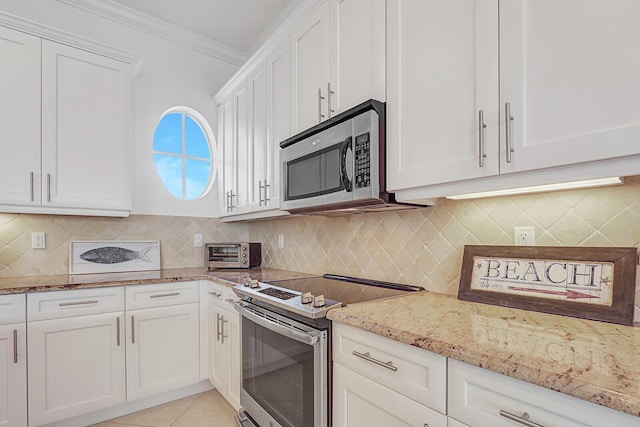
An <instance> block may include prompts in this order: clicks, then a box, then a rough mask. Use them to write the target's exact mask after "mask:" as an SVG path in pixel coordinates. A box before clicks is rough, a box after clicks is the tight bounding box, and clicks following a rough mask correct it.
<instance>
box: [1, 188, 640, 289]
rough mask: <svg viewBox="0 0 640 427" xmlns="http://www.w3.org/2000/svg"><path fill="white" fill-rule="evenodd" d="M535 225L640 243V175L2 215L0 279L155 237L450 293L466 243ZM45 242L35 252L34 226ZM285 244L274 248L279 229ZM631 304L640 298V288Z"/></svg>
mask: <svg viewBox="0 0 640 427" xmlns="http://www.w3.org/2000/svg"><path fill="white" fill-rule="evenodd" d="M514 226H533V227H534V229H535V241H536V245H551V246H558V245H565V246H633V247H639V246H640V177H630V178H626V180H625V185H623V186H616V187H605V188H598V189H588V190H572V191H563V192H554V193H546V194H537V195H523V196H511V197H501V198H491V199H476V200H469V201H453V200H447V199H440V200H438V203H437V204H436V206H433V207H428V208H421V209H414V210H410V211H397V212H387V213H379V214H374V213H370V214H364V215H351V216H344V217H322V216H308V217H305V216H301V217H292V218H282V219H271V220H262V221H255V222H251V223H248V222H247V223H234V224H223V223H221V222H220V221H219V220H217V219H207V218H192V217H163V216H145V215H132V216H130V217H129V218H97V217H73V216H56V215H24V214H0V277H13V276H23V275H47V274H66V273H67V272H68V248H69V241H71V240H149V239H154V240H155V239H157V240H160V242H161V243H160V248H161V256H162V260H161V262H162V267H163V268H178V267H198V266H202V265H203V256H202V254H203V250H202V249H201V248H194V247H193V235H194V234H195V233H202V234H203V235H204V241H205V242H207V241H217V242H223V241H246V240H251V241H259V242H262V244H263V249H262V252H263V263H262V265H263V266H267V267H273V268H280V269H287V270H294V271H304V272H308V273H326V272H332V273H338V274H345V275H351V276H362V277H369V278H372V279H378V280H388V281H394V282H401V283H410V284H416V285H421V286H423V287H425V288H426V289H429V290H431V291H435V292H441V293H447V294H455V293H457V289H458V281H459V279H460V275H459V273H460V265H461V262H462V252H463V248H464V245H465V244H484V245H509V244H513V227H514ZM33 231H44V232H46V238H47V248H46V249H31V232H33ZM280 234H281V235H282V236H283V240H284V247H283V248H280V247H278V236H279V235H280ZM636 301H640V293H638V295H637V298H636Z"/></svg>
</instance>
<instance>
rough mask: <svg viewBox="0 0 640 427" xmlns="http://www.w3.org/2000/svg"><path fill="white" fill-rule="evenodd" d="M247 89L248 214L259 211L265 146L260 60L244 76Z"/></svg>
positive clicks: (264, 83)
mask: <svg viewBox="0 0 640 427" xmlns="http://www.w3.org/2000/svg"><path fill="white" fill-rule="evenodd" d="M247 85H248V86H249V100H250V102H249V106H250V114H249V153H248V154H249V161H248V166H249V167H248V168H247V173H248V182H249V188H248V191H249V194H248V198H249V205H250V206H249V207H250V210H251V211H255V210H259V209H262V206H263V204H264V189H263V188H262V186H263V185H265V180H266V179H267V163H268V162H269V160H270V158H271V156H269V155H268V150H269V144H268V140H267V104H268V100H267V68H266V63H265V62H264V61H263V62H261V63H259V64H258V65H256V67H255V68H254V69H253V71H252V72H251V73H250V74H249V76H248V77H247Z"/></svg>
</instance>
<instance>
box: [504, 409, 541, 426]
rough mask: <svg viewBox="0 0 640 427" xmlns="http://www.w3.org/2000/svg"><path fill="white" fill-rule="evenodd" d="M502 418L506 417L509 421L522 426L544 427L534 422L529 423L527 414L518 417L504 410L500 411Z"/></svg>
mask: <svg viewBox="0 0 640 427" xmlns="http://www.w3.org/2000/svg"><path fill="white" fill-rule="evenodd" d="M500 416H501V417H504V418H506V419H508V420H511V421H515V422H516V423H518V424H522V425H523V426H527V427H544V426H543V425H542V424H538V423H534V422H533V421H529V414H528V413H527V412H525V413H524V414H522V415H520V416H517V415H516V414H512V413H511V412H507V411H505V410H503V409H500Z"/></svg>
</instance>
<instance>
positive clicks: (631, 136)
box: [500, 0, 640, 173]
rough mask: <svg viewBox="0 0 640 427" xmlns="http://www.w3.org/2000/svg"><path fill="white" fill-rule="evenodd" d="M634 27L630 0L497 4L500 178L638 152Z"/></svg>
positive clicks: (639, 87) (639, 68) (639, 64)
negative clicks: (508, 116)
mask: <svg viewBox="0 0 640 427" xmlns="http://www.w3.org/2000/svg"><path fill="white" fill-rule="evenodd" d="M638 22H640V3H639V2H637V1H635V0H612V1H606V2H603V1H599V0H561V1H558V0H519V1H506V2H500V108H501V115H500V118H501V127H500V132H501V138H500V140H501V141H505V142H506V143H510V144H511V147H512V148H513V152H512V153H511V162H510V163H509V162H508V160H509V157H508V156H507V152H506V150H507V149H508V147H507V146H506V144H505V145H504V146H503V147H502V153H501V156H500V159H501V173H505V172H518V171H524V170H531V169H539V168H545V167H552V166H562V165H567V164H574V163H583V162H590V161H594V160H602V159H611V158H615V157H623V156H629V155H636V154H640V102H638V99H640V79H639V78H638V76H640V54H639V53H638V40H640V26H638ZM507 103H508V104H510V110H511V116H512V117H513V120H511V121H510V127H511V129H510V135H509V140H507V133H506V126H507V123H506V122H505V117H506V116H505V105H506V104H507Z"/></svg>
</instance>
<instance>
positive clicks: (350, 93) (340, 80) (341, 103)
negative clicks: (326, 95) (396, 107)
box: [329, 0, 386, 116]
mask: <svg viewBox="0 0 640 427" xmlns="http://www.w3.org/2000/svg"><path fill="white" fill-rule="evenodd" d="M330 4H331V19H330V40H331V58H330V61H329V62H330V67H331V70H330V77H331V78H330V82H331V90H332V91H333V92H334V93H333V94H331V98H330V100H331V110H333V111H332V112H331V113H330V114H331V116H335V115H336V114H339V113H341V112H343V111H344V110H347V109H349V108H351V107H355V106H356V105H358V104H360V103H362V102H364V101H367V100H369V99H377V100H378V101H382V102H384V101H385V99H386V93H385V92H386V81H385V80H386V72H385V61H386V31H385V14H386V1H385V0H331V2H330Z"/></svg>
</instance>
